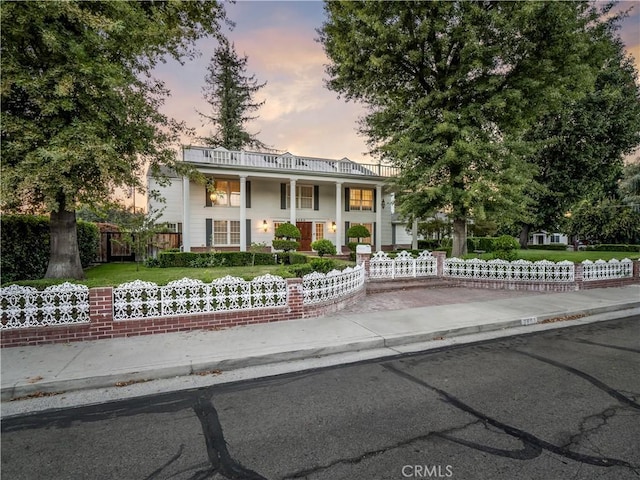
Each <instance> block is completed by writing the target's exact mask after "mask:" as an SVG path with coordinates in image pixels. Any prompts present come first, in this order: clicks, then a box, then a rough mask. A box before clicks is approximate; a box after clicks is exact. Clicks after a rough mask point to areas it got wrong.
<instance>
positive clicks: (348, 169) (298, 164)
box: [183, 147, 398, 177]
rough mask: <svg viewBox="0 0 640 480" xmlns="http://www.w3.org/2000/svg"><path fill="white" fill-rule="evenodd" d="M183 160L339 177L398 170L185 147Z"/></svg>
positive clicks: (382, 174)
mask: <svg viewBox="0 0 640 480" xmlns="http://www.w3.org/2000/svg"><path fill="white" fill-rule="evenodd" d="M183 160H184V161H185V162H188V163H200V164H202V163H204V164H209V165H218V166H223V167H231V168H234V167H240V168H252V169H254V168H259V169H269V170H274V169H275V170H294V171H303V172H313V173H320V174H327V175H336V174H337V175H340V176H342V175H360V176H368V177H393V176H395V175H397V174H398V168H397V167H392V166H390V165H382V164H366V163H356V162H352V161H351V160H348V159H342V160H331V159H328V158H313V157H299V156H296V155H292V154H290V153H285V154H273V153H258V152H245V151H236V150H225V149H222V148H204V147H185V148H184V149H183Z"/></svg>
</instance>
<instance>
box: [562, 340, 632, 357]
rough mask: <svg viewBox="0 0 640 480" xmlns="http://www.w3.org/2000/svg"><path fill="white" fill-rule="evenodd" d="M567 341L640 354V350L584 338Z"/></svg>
mask: <svg viewBox="0 0 640 480" xmlns="http://www.w3.org/2000/svg"><path fill="white" fill-rule="evenodd" d="M565 340H566V341H567V342H576V343H586V344H587V345H597V346H599V347H606V348H615V349H616V350H623V351H625V352H632V353H640V349H638V348H631V347H623V346H621V345H611V344H609V343H600V342H592V341H591V340H585V339H583V338H571V339H565Z"/></svg>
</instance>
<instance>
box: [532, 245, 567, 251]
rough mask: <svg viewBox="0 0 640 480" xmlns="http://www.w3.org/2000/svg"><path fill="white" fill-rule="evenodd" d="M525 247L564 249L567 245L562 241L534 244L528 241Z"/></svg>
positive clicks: (533, 248)
mask: <svg viewBox="0 0 640 480" xmlns="http://www.w3.org/2000/svg"><path fill="white" fill-rule="evenodd" d="M527 248H528V249H531V250H566V249H567V245H566V244H564V243H551V244H549V245H534V244H532V243H530V244H528V245H527Z"/></svg>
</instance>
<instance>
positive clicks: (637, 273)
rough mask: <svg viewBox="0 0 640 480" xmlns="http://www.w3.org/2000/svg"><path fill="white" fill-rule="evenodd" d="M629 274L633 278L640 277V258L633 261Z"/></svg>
mask: <svg viewBox="0 0 640 480" xmlns="http://www.w3.org/2000/svg"><path fill="white" fill-rule="evenodd" d="M631 276H632V277H633V278H635V279H637V278H638V277H640V260H636V261H635V262H633V270H632V274H631Z"/></svg>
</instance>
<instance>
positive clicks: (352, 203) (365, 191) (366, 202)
mask: <svg viewBox="0 0 640 480" xmlns="http://www.w3.org/2000/svg"><path fill="white" fill-rule="evenodd" d="M349 210H362V211H367V212H371V211H373V189H371V188H351V189H350V191H349Z"/></svg>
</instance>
